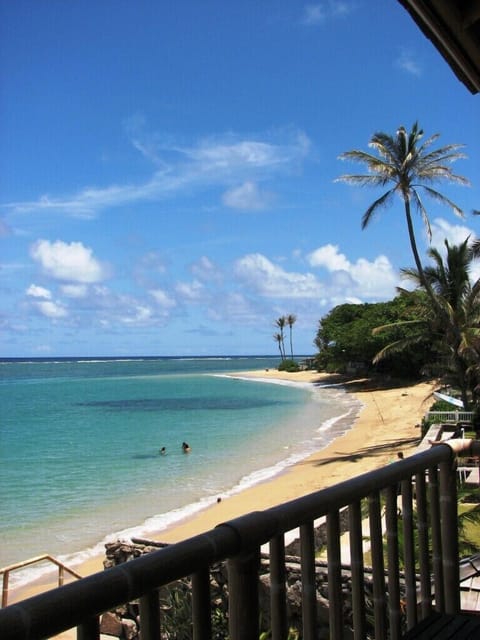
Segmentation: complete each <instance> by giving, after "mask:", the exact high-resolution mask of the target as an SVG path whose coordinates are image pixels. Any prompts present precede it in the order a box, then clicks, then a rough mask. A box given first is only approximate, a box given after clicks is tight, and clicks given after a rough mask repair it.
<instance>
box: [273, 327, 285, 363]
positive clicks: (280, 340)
mask: <svg viewBox="0 0 480 640" xmlns="http://www.w3.org/2000/svg"><path fill="white" fill-rule="evenodd" d="M273 339H274V340H275V342H277V343H278V349H279V351H280V357H281V359H282V362H283V361H284V360H285V356H284V355H283V350H282V343H283V337H282V334H281V333H274V334H273Z"/></svg>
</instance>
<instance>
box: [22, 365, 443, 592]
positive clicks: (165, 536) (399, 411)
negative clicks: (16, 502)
mask: <svg viewBox="0 0 480 640" xmlns="http://www.w3.org/2000/svg"><path fill="white" fill-rule="evenodd" d="M228 375H229V376H231V377H237V378H240V377H241V378H257V379H262V380H265V381H272V382H273V381H278V380H283V381H288V382H290V383H293V384H314V385H321V386H330V385H335V386H340V387H342V389H344V390H345V391H346V392H347V393H352V394H353V395H354V396H355V397H356V399H357V400H359V401H360V404H361V407H360V409H359V412H358V414H357V417H356V419H355V420H354V422H353V424H352V426H351V427H350V428H349V429H348V430H347V431H346V433H344V434H342V435H340V436H339V437H337V438H336V439H335V440H333V441H332V442H330V443H329V444H328V445H327V446H326V447H324V448H322V449H320V450H318V451H316V452H314V453H313V454H312V455H310V456H308V457H307V458H305V459H303V460H301V461H299V462H297V463H295V464H293V465H292V466H289V467H286V468H285V469H283V470H282V471H281V473H279V474H277V475H275V476H274V477H272V478H268V479H266V480H263V481H262V482H260V483H258V484H256V485H253V486H250V487H248V488H245V489H244V490H243V491H241V492H239V493H236V494H234V495H230V496H228V497H227V498H225V499H223V498H222V500H221V501H220V502H218V503H215V504H212V505H209V506H206V507H205V508H204V509H202V510H201V511H199V512H197V513H194V514H192V515H189V516H187V517H186V518H185V519H183V520H180V521H177V522H175V523H173V524H172V525H169V526H168V527H167V528H166V529H164V530H162V531H159V532H155V533H152V534H151V536H150V537H151V539H152V540H156V541H160V542H167V543H174V542H178V541H180V540H184V539H186V538H189V537H192V536H194V535H196V534H198V533H201V532H202V531H207V530H209V529H211V528H213V527H215V526H216V525H217V524H218V523H219V522H224V521H227V520H230V519H232V518H235V517H238V516H240V515H243V514H245V513H248V512H249V511H252V510H264V509H267V508H269V507H272V506H274V505H276V504H278V503H281V502H288V501H289V500H292V499H294V498H297V497H299V496H301V495H305V494H307V493H311V492H313V491H316V490H318V489H321V488H324V487H326V486H330V485H332V484H335V483H338V482H341V481H342V480H345V479H347V478H350V477H351V476H352V475H360V474H361V473H364V472H366V471H369V470H371V469H374V468H378V467H380V466H382V465H383V464H386V463H388V462H390V461H391V460H393V459H394V458H395V456H396V453H397V452H398V451H400V450H401V451H403V452H404V454H405V455H409V454H411V453H412V452H414V449H415V446H416V444H417V443H418V441H419V439H420V430H419V428H418V427H417V426H416V425H417V423H419V422H420V420H421V418H422V416H423V414H424V412H425V411H426V409H427V408H428V404H427V402H428V399H429V397H430V396H431V393H432V391H433V389H434V383H433V382H425V383H417V384H415V385H408V384H406V383H404V382H403V383H401V384H402V386H396V385H395V384H394V383H390V384H383V385H382V384H380V381H374V380H370V379H353V378H352V377H345V376H339V375H329V374H324V373H316V372H312V371H302V372H298V373H293V374H292V373H285V372H279V371H277V370H257V371H246V372H235V373H232V374H228ZM426 401H427V402H426ZM406 417H407V418H406ZM405 418H406V419H405ZM352 465H353V466H352ZM104 558H105V554H104V553H101V554H98V555H95V556H92V557H90V558H89V559H87V560H86V561H84V562H82V563H80V564H78V565H76V566H75V567H72V568H73V569H74V570H75V571H76V572H77V573H79V574H80V575H82V576H87V575H91V574H92V573H96V572H98V571H102V570H103V560H104ZM52 580H55V576H52V575H49V576H44V577H43V578H40V579H38V580H37V581H35V582H34V583H29V584H28V585H24V586H19V587H18V588H15V589H14V588H12V589H11V592H10V595H9V604H13V603H14V602H17V601H19V600H22V599H24V598H27V597H30V596H32V595H35V594H36V593H40V592H42V591H45V590H47V589H50V588H52V587H55V586H56V584H55V583H52Z"/></svg>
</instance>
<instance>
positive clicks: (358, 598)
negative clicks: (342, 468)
mask: <svg viewBox="0 0 480 640" xmlns="http://www.w3.org/2000/svg"><path fill="white" fill-rule="evenodd" d="M348 521H349V539H350V567H351V570H352V616H353V629H354V631H353V633H354V638H355V640H363V638H365V637H366V635H367V627H366V617H365V586H364V562H363V536H362V509H361V503H360V502H353V503H352V504H350V505H349V507H348Z"/></svg>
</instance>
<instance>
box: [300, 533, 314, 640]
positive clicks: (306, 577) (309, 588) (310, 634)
mask: <svg viewBox="0 0 480 640" xmlns="http://www.w3.org/2000/svg"><path fill="white" fill-rule="evenodd" d="M300 555H301V563H302V564H301V574H302V618H303V637H304V640H315V638H316V637H317V585H316V583H315V535H314V530H313V522H308V523H306V524H302V525H301V527H300Z"/></svg>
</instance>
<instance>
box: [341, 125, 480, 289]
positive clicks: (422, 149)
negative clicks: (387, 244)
mask: <svg viewBox="0 0 480 640" xmlns="http://www.w3.org/2000/svg"><path fill="white" fill-rule="evenodd" d="M438 137H439V134H435V135H433V136H431V137H430V138H428V139H427V140H425V141H424V142H423V143H422V142H421V140H422V138H423V130H422V129H420V128H419V126H418V123H417V122H415V124H414V125H413V126H412V130H411V131H410V132H408V131H407V130H406V129H405V127H403V126H402V127H400V128H399V129H398V131H397V132H396V134H395V136H391V135H388V134H386V133H382V132H378V133H374V134H373V136H372V138H371V140H370V143H369V146H370V147H372V148H373V149H374V150H375V151H376V152H377V155H373V154H371V153H367V152H365V151H359V150H353V151H346V152H345V153H342V154H341V155H340V159H342V160H353V161H356V162H360V163H362V164H364V165H366V166H367V169H368V171H369V173H368V174H366V175H355V174H353V175H352V174H347V175H342V176H339V178H337V181H342V182H348V183H350V184H358V185H360V186H373V187H385V186H387V185H388V186H390V188H389V189H388V190H387V191H386V192H385V193H384V194H383V195H382V196H380V197H379V198H378V199H377V200H375V201H374V202H373V203H372V204H371V205H370V206H369V207H368V209H367V210H366V211H365V213H364V214H363V217H362V229H365V227H366V226H367V225H368V224H369V222H370V221H371V219H372V217H373V216H374V214H376V213H377V212H378V211H379V210H380V209H382V208H383V207H386V206H387V205H389V204H391V202H392V200H393V198H394V196H395V195H399V196H400V197H401V199H402V200H403V203H404V207H405V217H406V221H407V228H408V235H409V239H410V246H411V249H412V253H413V257H414V260H415V264H416V267H417V269H418V272H419V275H420V278H421V282H422V285H423V286H424V287H425V289H426V290H427V293H428V294H429V296H430V297H431V298H433V292H432V291H431V289H430V287H429V283H428V282H427V281H426V278H425V275H424V272H423V268H422V264H421V261H420V257H419V255H418V249H417V243H416V239H415V232H414V226H413V220H412V215H411V209H412V204H413V207H414V208H415V209H417V210H418V212H419V213H420V214H421V216H422V218H423V222H424V224H425V227H426V230H427V234H428V236H429V238H431V229H430V222H429V219H428V215H427V211H426V209H425V206H424V204H423V201H422V199H421V197H420V192H421V191H423V192H424V193H425V194H426V195H428V196H429V197H431V198H433V199H434V200H436V201H438V202H440V203H442V204H445V205H447V206H449V207H451V208H452V209H453V211H454V213H455V214H456V215H458V216H460V217H463V215H464V214H463V211H462V210H461V209H460V207H459V206H458V205H456V204H455V203H454V202H452V201H451V200H450V199H449V198H447V197H446V196H444V195H443V194H441V193H439V192H438V191H437V190H436V189H434V188H432V187H431V186H430V185H431V184H433V183H435V182H438V181H441V180H446V181H450V182H456V183H460V184H469V182H468V180H467V179H466V178H464V177H463V176H459V175H456V174H454V173H453V172H452V170H451V168H450V166H449V165H450V164H451V163H452V162H454V161H455V160H458V159H460V158H464V157H465V156H464V154H463V153H461V152H459V149H461V148H462V147H463V145H461V144H451V145H447V146H444V147H440V148H439V149H433V150H432V149H431V146H432V144H433V143H434V142H435V141H436V140H437V139H438Z"/></svg>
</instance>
